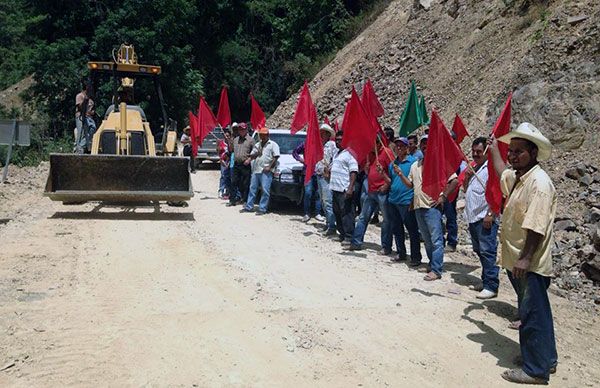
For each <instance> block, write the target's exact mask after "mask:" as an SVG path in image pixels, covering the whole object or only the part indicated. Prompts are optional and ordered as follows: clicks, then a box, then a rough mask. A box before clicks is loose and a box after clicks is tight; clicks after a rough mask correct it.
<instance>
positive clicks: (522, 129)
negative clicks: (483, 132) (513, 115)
mask: <svg viewBox="0 0 600 388" xmlns="http://www.w3.org/2000/svg"><path fill="white" fill-rule="evenodd" d="M514 138H519V139H525V140H529V141H530V142H532V143H533V144H535V145H536V146H537V148H538V157H537V158H538V160H540V161H544V160H548V159H550V155H552V143H550V140H548V139H547V138H546V136H544V135H542V133H541V132H540V130H539V129H537V128H536V127H534V126H533V125H532V124H529V123H522V124H520V125H519V126H518V127H517V129H515V130H514V131H510V132H509V133H507V134H506V135H504V136H501V137H500V138H498V141H501V142H502V143H507V144H509V143H510V141H511V140H512V139H514Z"/></svg>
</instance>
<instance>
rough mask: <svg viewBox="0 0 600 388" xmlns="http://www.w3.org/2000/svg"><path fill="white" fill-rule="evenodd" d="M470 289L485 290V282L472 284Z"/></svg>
mask: <svg viewBox="0 0 600 388" xmlns="http://www.w3.org/2000/svg"><path fill="white" fill-rule="evenodd" d="M469 290H471V291H477V292H479V291H483V284H481V283H479V284H471V285H470V286H469Z"/></svg>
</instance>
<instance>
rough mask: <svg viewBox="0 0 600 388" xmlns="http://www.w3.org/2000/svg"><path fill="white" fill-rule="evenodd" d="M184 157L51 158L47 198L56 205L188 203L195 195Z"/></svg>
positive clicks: (67, 156)
mask: <svg viewBox="0 0 600 388" xmlns="http://www.w3.org/2000/svg"><path fill="white" fill-rule="evenodd" d="M188 163H189V161H188V159H187V158H181V157H157V156H117V155H76V154H51V155H50V174H49V176H48V181H47V182H46V189H45V191H44V195H45V196H47V197H49V198H50V199H51V200H53V201H63V202H83V201H114V202H121V201H124V202H135V201H186V200H189V199H190V198H191V197H192V196H193V195H194V194H193V190H192V183H191V181H190V173H189V168H188Z"/></svg>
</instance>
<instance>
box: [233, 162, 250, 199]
mask: <svg viewBox="0 0 600 388" xmlns="http://www.w3.org/2000/svg"><path fill="white" fill-rule="evenodd" d="M250 172H251V170H250V165H248V166H246V165H244V163H235V165H234V166H233V176H232V177H231V186H232V193H235V192H236V191H237V192H238V193H239V196H240V199H241V201H242V202H246V201H247V200H248V190H249V188H250V176H251V174H250ZM235 200H236V199H235V196H233V195H231V194H230V196H229V202H231V203H235Z"/></svg>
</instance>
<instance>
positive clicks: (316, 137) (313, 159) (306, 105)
mask: <svg viewBox="0 0 600 388" xmlns="http://www.w3.org/2000/svg"><path fill="white" fill-rule="evenodd" d="M306 124H308V129H307V130H306V142H305V143H304V164H305V165H306V172H305V174H304V184H305V185H306V184H307V183H308V182H310V180H311V178H312V176H313V174H314V172H315V165H316V164H317V162H318V161H319V160H321V159H323V143H322V142H321V135H320V133H319V121H318V119H317V110H316V109H315V105H314V104H313V102H312V98H311V97H310V91H309V90H308V84H307V83H306V82H304V86H303V87H302V91H301V92H300V98H298V105H297V106H296V112H295V113H294V118H293V119H292V124H291V125H290V127H291V128H292V130H291V131H292V133H296V132H298V131H299V130H300V129H302V128H304V126H305V125H306Z"/></svg>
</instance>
